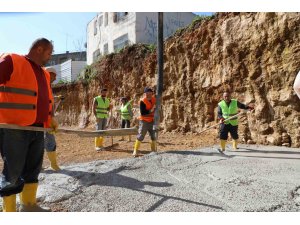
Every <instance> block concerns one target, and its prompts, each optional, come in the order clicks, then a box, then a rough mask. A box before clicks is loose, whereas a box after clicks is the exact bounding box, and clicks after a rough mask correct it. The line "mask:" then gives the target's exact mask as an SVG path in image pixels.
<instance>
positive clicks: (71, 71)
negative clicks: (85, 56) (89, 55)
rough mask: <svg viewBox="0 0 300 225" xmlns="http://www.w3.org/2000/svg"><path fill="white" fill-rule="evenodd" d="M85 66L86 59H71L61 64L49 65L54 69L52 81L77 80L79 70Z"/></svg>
mask: <svg viewBox="0 0 300 225" xmlns="http://www.w3.org/2000/svg"><path fill="white" fill-rule="evenodd" d="M85 66H86V61H73V60H72V59H69V60H67V61H66V62H63V63H62V64H58V65H54V66H50V67H53V68H54V69H55V70H56V80H55V81H54V82H53V83H54V84H57V83H59V82H64V83H65V82H72V81H74V80H77V77H78V76H79V74H80V72H81V71H82V70H83V69H84V67H85Z"/></svg>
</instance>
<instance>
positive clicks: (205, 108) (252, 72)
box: [54, 13, 300, 147]
mask: <svg viewBox="0 0 300 225" xmlns="http://www.w3.org/2000/svg"><path fill="white" fill-rule="evenodd" d="M299 43H300V13H219V14H217V15H216V16H215V17H214V18H212V19H210V20H202V21H200V20H199V21H198V22H195V23H193V24H192V25H191V26H190V27H188V28H186V29H183V30H181V31H178V32H176V34H175V35H174V36H172V37H170V38H168V39H167V40H166V41H165V52H164V62H165V64H164V93H163V102H162V103H163V106H162V112H163V115H162V124H161V125H162V127H163V128H164V131H175V132H183V133H185V132H195V133H197V132H199V131H200V130H202V129H203V127H205V126H206V125H207V124H210V123H213V122H214V121H215V120H216V108H217V103H218V102H219V101H220V99H221V96H222V93H223V91H224V90H225V89H228V88H229V89H231V90H232V91H233V97H235V98H238V99H239V100H240V101H241V102H244V103H246V104H248V103H250V102H251V103H254V104H255V112H253V113H250V114H247V115H245V116H244V117H242V118H241V120H240V136H241V140H243V141H244V142H247V141H248V142H252V141H253V142H256V143H260V144H273V145H286V146H293V147H299V146H300V126H299V125H300V104H299V99H298V98H297V96H296V95H295V93H294V92H293V89H292V84H293V82H294V79H295V76H296V74H297V73H298V71H299V69H300V45H299ZM156 68H157V66H156V53H155V50H154V51H153V49H152V48H151V46H150V47H149V46H146V45H142V44H139V45H134V46H130V47H127V48H125V49H123V50H122V51H121V52H120V53H118V54H110V55H108V56H106V57H104V58H102V59H101V60H100V61H99V62H97V63H95V64H93V65H92V66H91V67H90V68H89V69H88V70H87V71H86V73H85V75H84V76H85V80H83V81H81V82H78V83H76V84H71V85H67V86H60V87H56V88H55V89H54V91H55V92H56V93H61V94H64V95H66V96H67V97H66V100H65V102H64V104H63V109H60V114H59V120H60V122H61V123H62V124H63V125H68V126H81V127H85V126H92V125H93V123H94V118H93V115H92V113H91V105H92V99H93V97H95V96H97V95H98V94H99V88H100V87H103V86H106V87H108V88H109V96H110V97H111V99H112V101H113V103H114V105H115V106H118V105H119V101H118V100H119V98H120V97H121V96H130V97H131V98H134V100H135V104H137V103H138V100H139V99H140V97H141V96H142V92H143V88H144V86H155V83H156V79H155V75H156V71H157V69H156ZM135 111H136V112H135V114H136V116H137V115H138V110H135ZM119 117H120V116H119V115H118V114H117V112H115V111H114V112H113V119H112V121H111V126H112V127H116V126H118V123H119Z"/></svg>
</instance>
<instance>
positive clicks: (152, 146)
mask: <svg viewBox="0 0 300 225" xmlns="http://www.w3.org/2000/svg"><path fill="white" fill-rule="evenodd" d="M156 147H157V146H156V141H151V151H152V152H156V151H157V148H156Z"/></svg>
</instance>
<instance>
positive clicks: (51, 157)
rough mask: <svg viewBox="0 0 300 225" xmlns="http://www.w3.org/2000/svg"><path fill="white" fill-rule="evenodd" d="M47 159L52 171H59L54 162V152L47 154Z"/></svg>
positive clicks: (55, 161)
mask: <svg viewBox="0 0 300 225" xmlns="http://www.w3.org/2000/svg"><path fill="white" fill-rule="evenodd" d="M47 155H48V158H49V160H50V166H51V168H52V169H53V170H55V171H58V170H60V168H59V166H58V165H57V160H56V151H54V152H47Z"/></svg>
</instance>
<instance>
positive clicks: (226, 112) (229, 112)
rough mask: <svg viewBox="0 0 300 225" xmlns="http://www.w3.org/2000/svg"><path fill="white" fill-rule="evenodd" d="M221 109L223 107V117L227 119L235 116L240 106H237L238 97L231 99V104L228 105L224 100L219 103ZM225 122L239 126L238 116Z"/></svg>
mask: <svg viewBox="0 0 300 225" xmlns="http://www.w3.org/2000/svg"><path fill="white" fill-rule="evenodd" d="M218 105H219V106H220V107H221V109H222V115H223V118H224V119H225V120H226V119H227V118H229V117H231V116H234V115H236V114H237V113H238V106H237V100H236V99H231V102H230V105H229V106H228V105H227V103H226V102H225V101H224V100H222V101H221V102H219V104H218ZM225 124H231V125H232V126H237V125H238V120H237V118H233V119H231V120H229V121H226V122H225Z"/></svg>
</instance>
